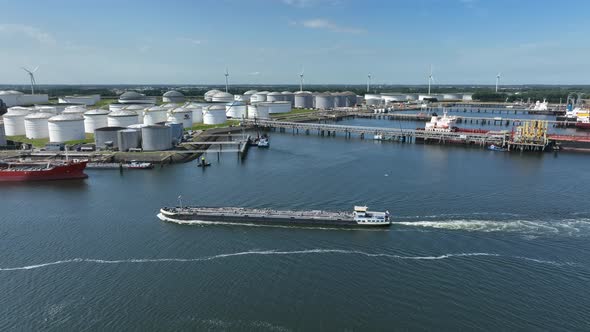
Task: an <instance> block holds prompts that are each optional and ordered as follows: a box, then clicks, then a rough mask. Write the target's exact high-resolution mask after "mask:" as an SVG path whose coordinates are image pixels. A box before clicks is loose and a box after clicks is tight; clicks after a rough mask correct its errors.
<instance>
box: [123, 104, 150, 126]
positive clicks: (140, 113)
mask: <svg viewBox="0 0 590 332" xmlns="http://www.w3.org/2000/svg"><path fill="white" fill-rule="evenodd" d="M147 108H148V106H145V105H129V106H127V107H125V108H123V109H124V110H125V111H134V112H135V113H137V117H138V121H139V122H138V123H143V115H144V114H145V110H146V109H147Z"/></svg>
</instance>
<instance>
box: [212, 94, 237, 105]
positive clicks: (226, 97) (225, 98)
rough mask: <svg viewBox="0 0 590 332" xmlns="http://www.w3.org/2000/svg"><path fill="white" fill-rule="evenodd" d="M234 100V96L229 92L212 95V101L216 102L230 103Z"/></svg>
mask: <svg viewBox="0 0 590 332" xmlns="http://www.w3.org/2000/svg"><path fill="white" fill-rule="evenodd" d="M233 100H234V96H233V95H231V94H229V93H227V92H218V93H216V94H214V95H213V97H211V101H212V102H214V103H229V102H232V101H233Z"/></svg>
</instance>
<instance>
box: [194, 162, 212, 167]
mask: <svg viewBox="0 0 590 332" xmlns="http://www.w3.org/2000/svg"><path fill="white" fill-rule="evenodd" d="M209 166H211V163H209V162H206V163H199V164H198V165H197V167H209Z"/></svg>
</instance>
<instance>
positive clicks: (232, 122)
mask: <svg viewBox="0 0 590 332" xmlns="http://www.w3.org/2000/svg"><path fill="white" fill-rule="evenodd" d="M239 124H240V121H239V120H227V122H225V123H221V124H216V125H206V124H196V125H194V126H192V127H190V128H185V129H184V130H207V129H214V128H225V127H230V126H237V125H239Z"/></svg>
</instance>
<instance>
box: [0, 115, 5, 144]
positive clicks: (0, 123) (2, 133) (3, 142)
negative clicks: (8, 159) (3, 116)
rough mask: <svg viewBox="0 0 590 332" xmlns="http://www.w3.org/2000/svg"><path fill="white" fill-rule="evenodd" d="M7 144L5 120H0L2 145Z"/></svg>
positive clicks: (0, 141) (0, 140) (0, 142)
mask: <svg viewBox="0 0 590 332" xmlns="http://www.w3.org/2000/svg"><path fill="white" fill-rule="evenodd" d="M5 145H6V133H5V132H4V122H2V121H0V146H5Z"/></svg>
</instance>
